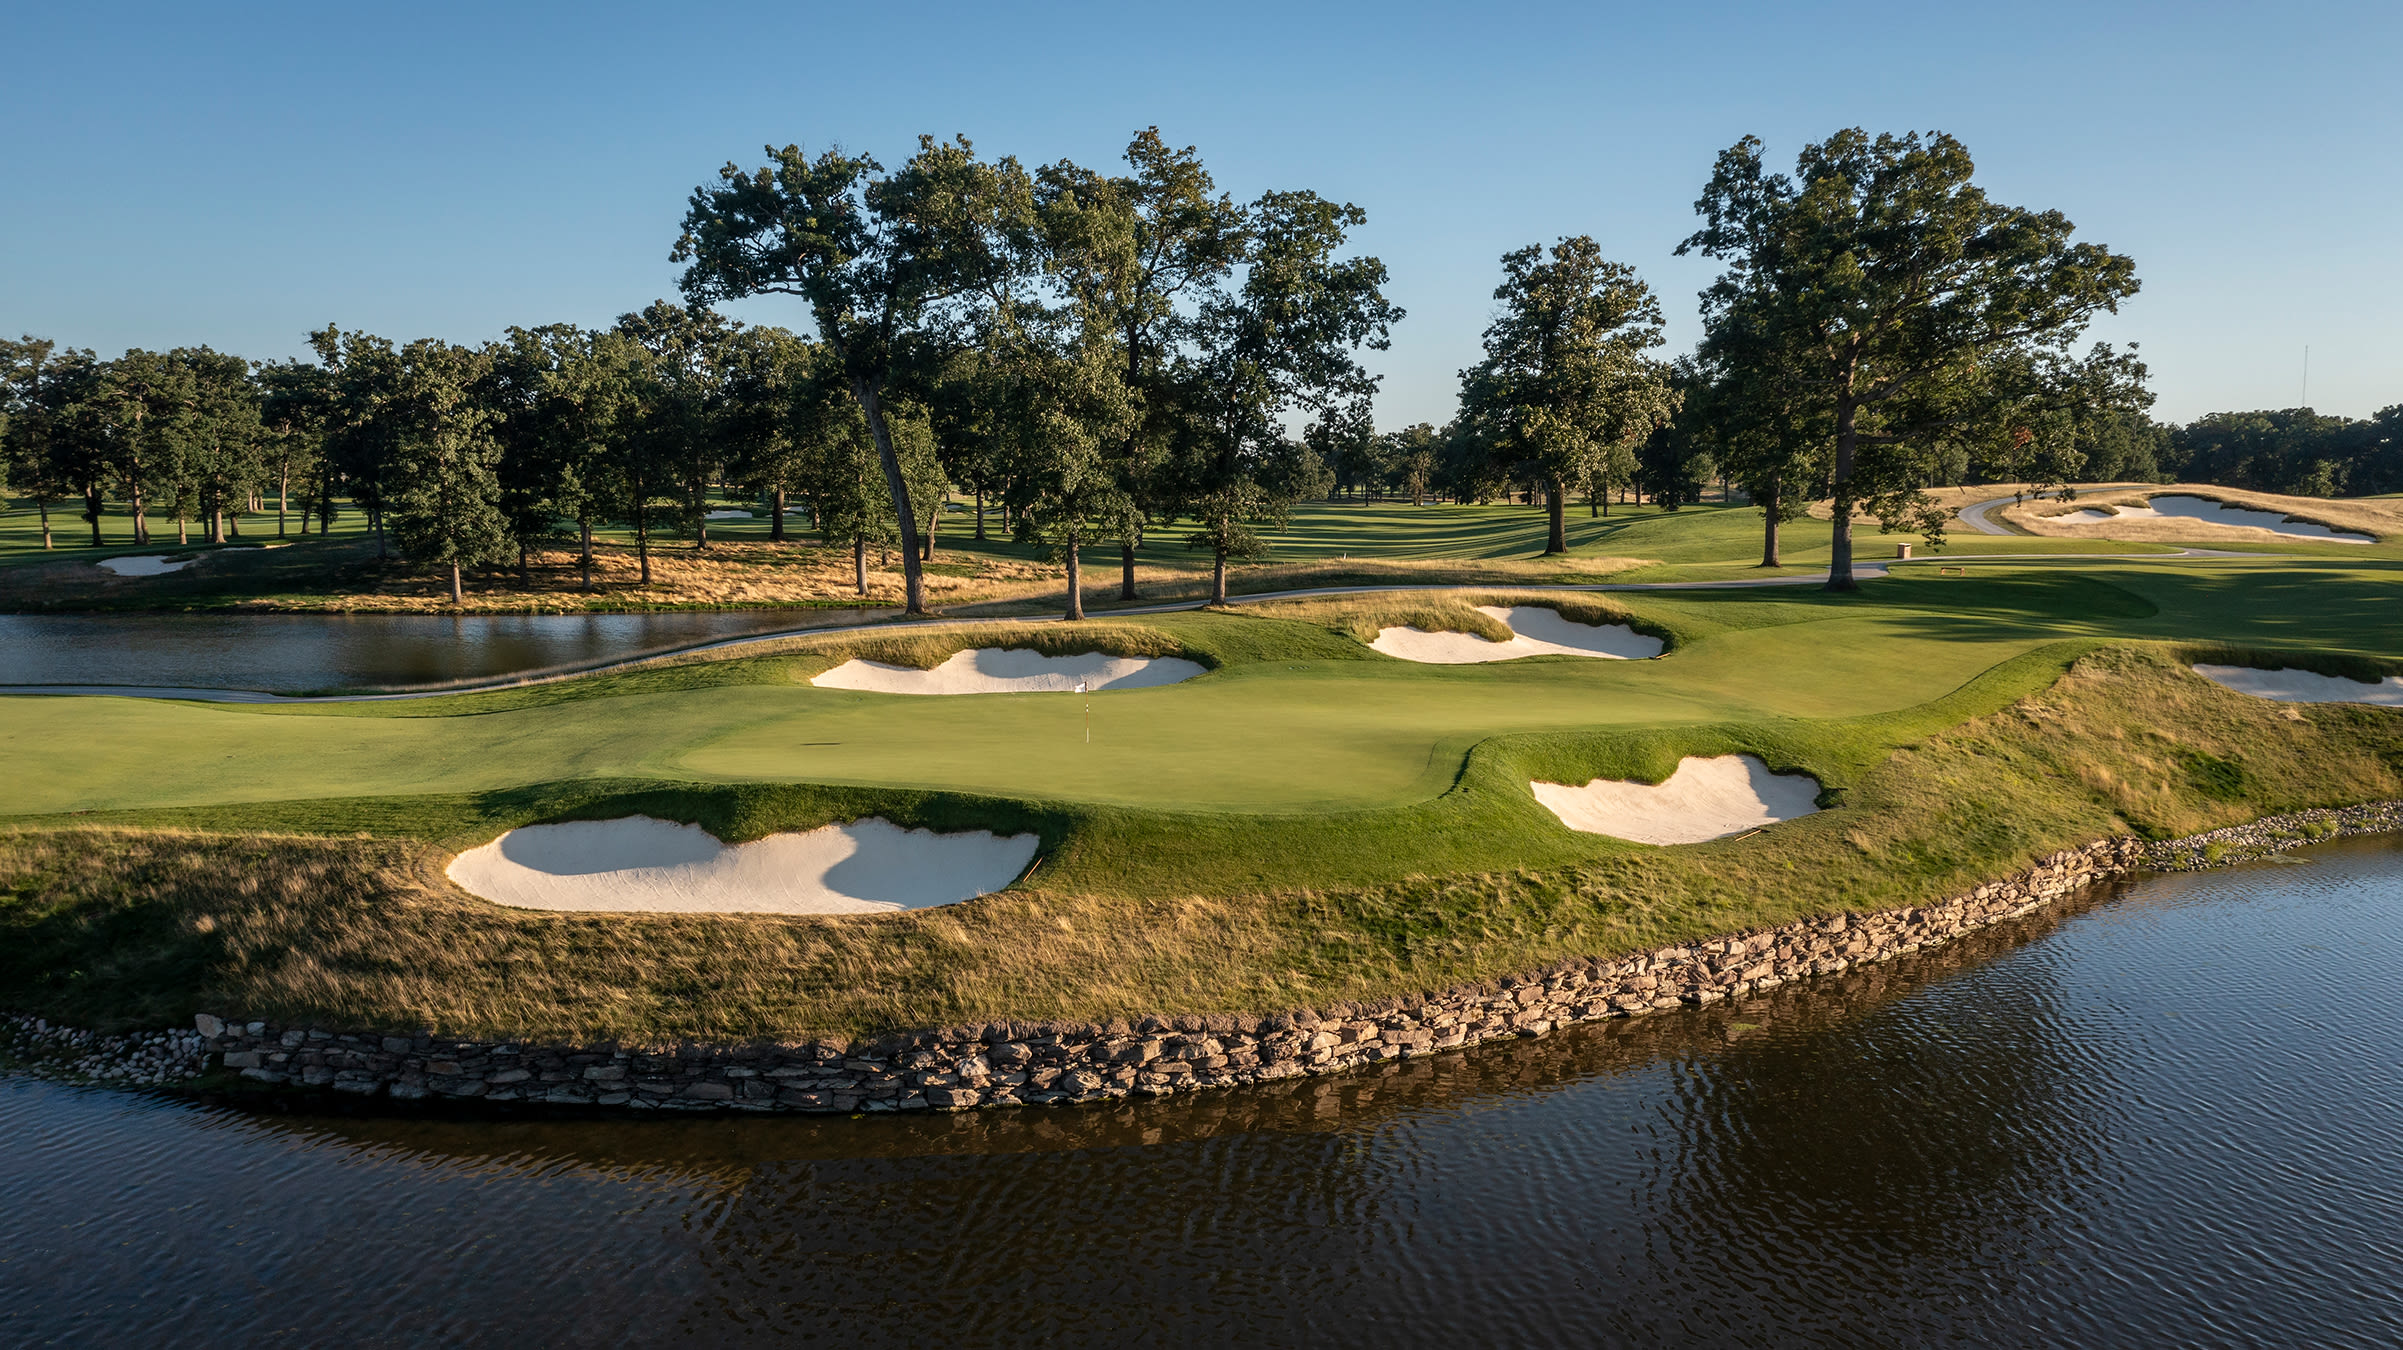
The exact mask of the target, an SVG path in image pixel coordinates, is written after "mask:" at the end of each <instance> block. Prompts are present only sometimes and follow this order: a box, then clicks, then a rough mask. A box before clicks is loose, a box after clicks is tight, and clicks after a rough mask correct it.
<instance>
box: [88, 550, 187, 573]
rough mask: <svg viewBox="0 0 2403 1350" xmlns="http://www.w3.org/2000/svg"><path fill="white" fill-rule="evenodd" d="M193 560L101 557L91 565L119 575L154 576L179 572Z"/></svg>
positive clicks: (150, 557)
mask: <svg viewBox="0 0 2403 1350" xmlns="http://www.w3.org/2000/svg"><path fill="white" fill-rule="evenodd" d="M195 561H196V559H192V558H177V559H175V560H174V561H172V562H170V561H168V560H167V559H165V558H160V557H153V556H148V555H145V556H143V557H139V558H102V559H101V560H100V561H99V562H97V563H95V564H93V565H94V566H96V567H98V568H99V569H100V570H101V571H103V572H114V573H116V574H117V575H118V576H121V577H155V576H158V575H160V574H161V573H165V572H180V571H182V570H183V569H185V568H187V567H190V566H191V565H192V564H193V563H194V562H195Z"/></svg>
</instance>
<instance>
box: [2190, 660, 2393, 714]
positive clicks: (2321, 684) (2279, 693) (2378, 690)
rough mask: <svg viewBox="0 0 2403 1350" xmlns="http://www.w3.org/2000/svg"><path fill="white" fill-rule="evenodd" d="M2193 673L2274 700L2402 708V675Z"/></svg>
mask: <svg viewBox="0 0 2403 1350" xmlns="http://www.w3.org/2000/svg"><path fill="white" fill-rule="evenodd" d="M2194 673H2195V674H2197V675H2200V676H2202V677H2203V678H2204V679H2206V680H2209V681H2211V682H2212V683H2213V684H2216V685H2220V686H2222V687H2224V688H2228V689H2233V690H2235V691H2236V692H2237V693H2240V694H2250V695H2252V696H2253V697H2254V698H2266V699H2269V700H2270V701H2272V702H2275V703H2372V704H2376V705H2378V706H2379V707H2382V708H2403V675H2389V676H2387V677H2386V678H2385V679H2383V680H2378V681H2375V682H2368V681H2362V680H2348V679H2346V678H2344V677H2343V676H2341V675H2322V674H2320V673H2318V672H2317V671H2310V670H2289V669H2286V668H2284V667H2280V668H2279V669H2277V670H2258V669H2255V668H2254V667H2252V666H2214V665H2197V666H2195V667H2194Z"/></svg>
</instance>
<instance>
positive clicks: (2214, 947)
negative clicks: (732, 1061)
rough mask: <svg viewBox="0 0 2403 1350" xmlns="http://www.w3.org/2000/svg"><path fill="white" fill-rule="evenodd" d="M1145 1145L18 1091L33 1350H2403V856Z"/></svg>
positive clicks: (1013, 1132) (13, 1208)
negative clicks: (1838, 1348)
mask: <svg viewBox="0 0 2403 1350" xmlns="http://www.w3.org/2000/svg"><path fill="white" fill-rule="evenodd" d="M2298 856H2299V857H2300V858H2302V859H2303V860H2302V861H2298V862H2294V863H2289V864H2285V865H2256V866H2251V867H2247V868H2244V869H2240V870H2235V871H2229V872H2222V873H2215V874H2210V875H2205V876H2199V877H2170V878H2163V879H2157V880H2151V881H2147V882H2144V883H2142V884H2140V885H2137V886H2135V887H2134V888H2133V889H2131V890H2129V891H2127V892H2126V893H2125V894H2123V895H2120V896H2118V897H2117V898H2111V899H2104V898H2099V897H2098V898H2096V899H2095V900H2093V901H2092V902H2090V903H2088V904H2087V905H2086V906H2085V907H2083V908H2082V909H2078V908H2073V909H2072V910H2071V911H2069V912H2067V913H2064V914H2057V915H2052V916H2047V917H2040V918H2034V919H2030V920H2026V921H2023V922H2022V923H2021V924H2019V925H2015V926H2013V927H2012V928H2010V929H2009V930H2008V931H2003V930H1997V931H1995V932H1992V933H1988V934H1983V935H1980V936H1979V937H1977V938H1975V939H1973V940H1971V941H1970V942H1967V943H1962V944H1956V945H1955V946H1954V947H1952V948H1948V949H1945V950H1944V951H1943V952H1941V953H1931V954H1927V955H1924V956H1922V957H1920V958H1914V959H1913V960H1912V961H1910V962H1904V963H1898V964H1896V965H1892V966H1886V967H1880V968H1876V969H1873V970H1868V971H1861V972H1854V973H1853V974H1852V975H1850V976H1847V977H1844V978H1840V979H1837V980H1833V981H1822V982H1818V983H1816V984H1813V985H1811V986H1807V987H1805V988H1802V989H1799V990H1796V989H1786V990H1780V991H1778V993H1777V994H1775V995H1772V996H1769V997H1766V998H1762V999H1758V1000H1752V1001H1748V1002H1745V1003H1741V1004H1737V1005H1734V1006H1732V1007H1727V1006H1722V1007H1717V1008H1712V1009H1707V1010H1702V1011H1697V1012H1693V1013H1681V1014H1671V1015H1667V1016H1662V1017H1657V1018H1652V1019H1646V1020H1641V1021H1637V1022H1633V1023H1613V1024H1608V1025H1606V1026H1602V1027H1595V1028H1588V1029H1585V1030H1582V1031H1579V1032H1574V1033H1570V1034H1565V1035H1560V1036H1556V1037H1549V1038H1546V1039H1543V1040H1540V1041H1532V1042H1516V1043H1512V1044H1509V1045H1506V1046H1496V1047H1488V1048H1486V1049H1484V1050H1480V1051H1474V1052H1470V1053H1468V1054H1464V1055H1459V1054H1456V1055H1448V1056H1441V1057H1437V1058H1433V1059H1428V1060H1420V1061H1413V1062H1410V1063H1406V1064H1401V1065H1396V1066H1389V1067H1390V1070H1391V1071H1390V1072H1385V1073H1366V1074H1360V1075H1356V1076H1351V1077H1344V1078H1329V1079H1318V1080H1305V1081H1303V1082H1301V1083H1299V1084H1281V1085H1277V1086H1276V1087H1275V1088H1273V1089H1261V1090H1247V1091H1243V1092H1234V1093H1221V1094H1216V1095H1202V1096H1195V1097H1189V1098H1183V1099H1176V1100H1172V1101H1169V1102H1166V1103H1155V1104H1151V1105H1148V1106H1142V1107H1114V1108H1109V1109H1100V1110H1035V1111H1022V1112H987V1113H970V1114H967V1115H961V1116H949V1117H919V1118H906V1117H905V1118H894V1117H878V1118H873V1119H864V1120H830V1121H808V1120H803V1121H793V1120H756V1119H755V1120H742V1121H733V1122H727V1121H649V1120H645V1121H641V1122H601V1121H592V1122H582V1123H549V1124H535V1123H522V1122H511V1121H505V1120H503V1121H492V1120H487V1121H481V1122H479V1121H467V1120H447V1121H443V1120H402V1119H332V1118H307V1117H299V1116H293V1117H261V1116H254V1115H245V1114H240V1113H237V1112H233V1111H229V1110H224V1109H216V1108H210V1107H206V1106H195V1105H186V1104H179V1103H175V1102H168V1101H158V1100H149V1099H143V1098H137V1097H131V1096H127V1095H123V1094H119V1093H113V1092H106V1091H97V1090H78V1089H72V1088H65V1087H60V1086H55V1085H50V1084H44V1083H37V1082H31V1081H25V1080H8V1081H0V1141H4V1143H0V1198H4V1199H5V1204H4V1205H0V1342H5V1343H11V1344H32V1343H47V1342H51V1341H55V1342H57V1343H60V1344H69V1343H73V1344H147V1343H156V1344H195V1345H251V1344H270V1343H295V1344H330V1343H355V1344H362V1345H386V1344H422V1343H522V1344H558V1345H616V1344H628V1343H656V1342H669V1343H688V1344H701V1345H717V1344H743V1343H751V1342H772V1341H794V1342H803V1343H812V1342H814V1343H820V1344H842V1345H853V1344H869V1345H876V1344H959V1345H975V1344H993V1343H1009V1342H1026V1341H1037V1340H1041V1341H1049V1342H1059V1343H1066V1344H1077V1345H1122V1344H1152V1343H1171V1344H1188V1345H1226V1344H1238V1345H1250V1344H1258V1345H1308V1346H1319V1345H1428V1346H1441V1347H1446V1348H1447V1350H1460V1348H1462V1347H1468V1346H1484V1345H1563V1346H1585V1345H1596V1344H1667V1345H1756V1346H1783V1345H1795V1344H1818V1345H1845V1346H1850V1345H1922V1344H1991V1345H2069V1346H2093V1345H2143V1346H2157V1345H2202V1344H2208V1345H2245V1344H2279V1345H2314V1346H2322V1345H2364V1346H2367V1345H2393V1344H2397V1343H2399V1342H2403V1050H2399V1048H2398V1047H2399V1045H2403V1041H2399V1033H2403V1013H2399V1011H2398V1003H2399V1002H2403V1000H2399V998H2398V995H2397V993H2396V990H2397V987H2398V983H2399V981H2398V977H2399V976H2403V850H2398V848H2397V847H2396V846H2394V845H2393V844H2389V843H2376V844H2364V843H2353V844H2344V845H2336V846H2330V847H2324V848H2321V849H2318V850H2315V851H2313V852H2311V853H2309V854H2307V855H2298Z"/></svg>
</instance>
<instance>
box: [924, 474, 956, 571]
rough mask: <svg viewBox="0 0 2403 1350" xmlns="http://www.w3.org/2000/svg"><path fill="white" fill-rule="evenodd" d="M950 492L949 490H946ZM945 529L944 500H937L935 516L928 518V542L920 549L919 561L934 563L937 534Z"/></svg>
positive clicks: (939, 498) (938, 498)
mask: <svg viewBox="0 0 2403 1350" xmlns="http://www.w3.org/2000/svg"><path fill="white" fill-rule="evenodd" d="M945 491H949V489H945ZM942 528H943V499H942V498H941V497H937V498H935V506H934V514H933V515H931V516H928V517H927V518H926V540H925V542H924V543H923V544H922V545H921V546H920V547H919V549H918V561H920V562H933V561H934V545H935V532H936V531H938V530H940V529H942Z"/></svg>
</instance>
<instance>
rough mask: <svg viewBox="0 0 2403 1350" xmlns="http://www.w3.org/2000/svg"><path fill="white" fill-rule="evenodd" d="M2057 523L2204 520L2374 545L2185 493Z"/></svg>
mask: <svg viewBox="0 0 2403 1350" xmlns="http://www.w3.org/2000/svg"><path fill="white" fill-rule="evenodd" d="M2053 519H2054V520H2058V521H2062V522H2064V523H2067V524H2072V525H2101V524H2105V523H2107V522H2112V521H2137V520H2200V521H2204V522H2207V523H2209V524H2213V525H2235V526H2241V527H2245V528H2250V529H2256V530H2267V531H2269V532H2270V533H2271V534H2282V535H2285V536H2287V537H2288V538H2291V539H2318V540H2322V541H2325V542H2328V543H2335V544H2374V543H2376V542H2377V541H2376V540H2374V539H2372V538H2370V537H2369V536H2368V535H2366V534H2353V533H2350V532H2347V531H2344V530H2332V529H2330V528H2328V527H2327V526H2325V525H2319V524H2314V523H2313V522H2311V521H2308V520H2288V519H2287V518H2286V517H2284V516H2282V515H2280V514H2278V513H2277V512H2275V511H2261V510H2256V509H2254V508H2253V507H2250V506H2234V505H2231V504H2229V503H2226V502H2216V501H2213V500H2211V499H2210V498H2209V497H2190V496H2187V495H2185V494H2183V493H2164V494H2163V495H2161V496H2158V497H2153V498H2150V499H2148V500H2147V501H2146V502H2145V504H2144V505H2142V506H2123V507H2120V508H2119V509H2118V510H2117V511H2116V512H2112V511H2102V510H2095V509H2092V508H2089V509H2087V510H2083V511H2072V512H2069V513H2068V514H2067V515H2060V516H2054V517H2053Z"/></svg>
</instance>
